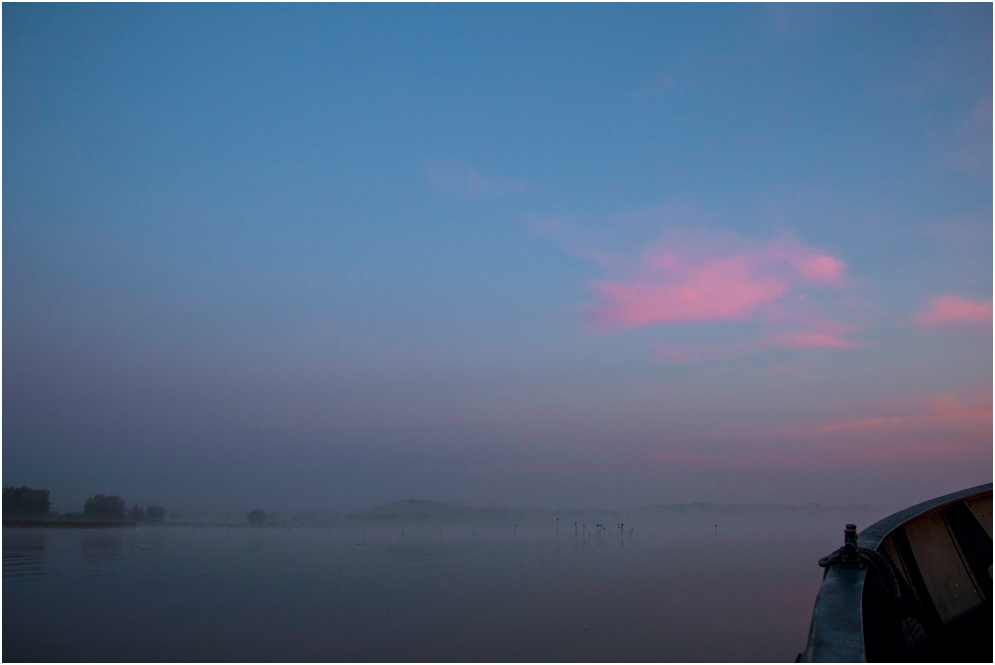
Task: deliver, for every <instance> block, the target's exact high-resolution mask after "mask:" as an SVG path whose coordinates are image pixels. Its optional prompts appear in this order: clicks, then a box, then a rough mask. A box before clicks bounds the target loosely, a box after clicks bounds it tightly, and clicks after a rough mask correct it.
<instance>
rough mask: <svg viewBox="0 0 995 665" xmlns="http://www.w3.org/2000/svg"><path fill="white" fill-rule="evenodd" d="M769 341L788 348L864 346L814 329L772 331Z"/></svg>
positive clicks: (853, 347)
mask: <svg viewBox="0 0 995 665" xmlns="http://www.w3.org/2000/svg"><path fill="white" fill-rule="evenodd" d="M767 343H768V344H769V345H770V346H777V347H781V348H786V349H815V348H831V349H857V348H860V347H862V346H863V344H859V343H857V342H851V341H850V340H846V339H843V338H842V337H840V336H838V335H835V334H833V333H828V332H816V331H813V330H789V331H785V332H777V333H772V334H771V335H769V336H768V337H767Z"/></svg>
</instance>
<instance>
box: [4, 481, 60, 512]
mask: <svg viewBox="0 0 995 665" xmlns="http://www.w3.org/2000/svg"><path fill="white" fill-rule="evenodd" d="M51 510H52V502H51V501H49V500H48V490H33V489H31V488H30V487H4V488H3V516H4V518H7V517H41V516H43V515H47V514H48V513H49V512H50V511H51Z"/></svg>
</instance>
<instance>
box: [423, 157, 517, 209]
mask: <svg viewBox="0 0 995 665" xmlns="http://www.w3.org/2000/svg"><path fill="white" fill-rule="evenodd" d="M422 173H423V174H424V176H425V178H426V179H427V180H428V181H429V183H430V184H431V185H432V186H433V187H435V188H436V189H437V190H439V191H441V192H444V193H446V194H449V195H450V196H455V197H457V198H468V199H473V198H484V197H490V196H504V195H508V194H519V193H522V192H527V191H529V190H530V189H531V187H530V186H529V185H528V183H526V182H524V181H521V180H505V179H501V178H493V177H487V176H484V175H482V174H481V173H479V172H478V171H476V170H475V169H473V168H472V167H470V166H468V165H467V164H464V163H463V162H461V161H459V160H458V159H451V160H448V161H445V162H431V161H427V162H424V163H423V164H422Z"/></svg>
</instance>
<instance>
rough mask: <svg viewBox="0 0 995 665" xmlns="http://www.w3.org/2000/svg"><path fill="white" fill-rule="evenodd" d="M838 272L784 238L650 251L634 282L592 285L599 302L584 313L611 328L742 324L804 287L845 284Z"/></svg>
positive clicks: (835, 265) (827, 259)
mask: <svg viewBox="0 0 995 665" xmlns="http://www.w3.org/2000/svg"><path fill="white" fill-rule="evenodd" d="M843 268H844V266H843V262H842V261H840V260H839V259H836V258H834V257H832V256H829V255H826V254H820V253H818V252H816V251H814V250H812V249H809V248H807V247H805V246H803V245H801V244H799V243H796V242H791V241H785V240H778V241H775V242H772V243H770V244H768V245H766V246H764V247H760V248H754V249H752V250H746V251H738V252H727V253H724V254H720V253H708V252H704V253H693V252H686V251H685V252H680V251H674V250H655V251H650V252H647V253H646V254H645V255H644V257H643V259H642V261H641V263H640V266H639V270H638V274H637V276H636V277H635V278H632V279H628V280H624V281H608V280H605V281H599V282H595V283H594V284H593V288H594V290H595V291H596V292H597V293H598V295H599V296H600V298H599V300H600V302H599V303H598V304H597V305H596V306H594V307H592V308H590V309H589V310H588V315H589V317H590V319H591V320H592V321H594V322H596V323H597V324H599V325H601V326H604V327H612V328H631V327H635V326H640V325H647V324H653V323H680V322H695V321H732V320H744V319H748V318H750V317H751V316H753V315H754V314H756V313H757V312H758V311H760V310H761V309H762V308H764V307H766V306H769V305H770V304H771V303H774V302H775V301H777V300H779V299H781V298H783V297H785V296H787V295H789V294H790V293H791V292H792V291H793V290H794V289H795V288H796V287H797V286H799V285H801V284H805V283H815V284H828V285H842V284H843V283H844V279H843ZM799 339H800V338H799Z"/></svg>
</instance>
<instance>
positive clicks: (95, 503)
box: [83, 494, 125, 519]
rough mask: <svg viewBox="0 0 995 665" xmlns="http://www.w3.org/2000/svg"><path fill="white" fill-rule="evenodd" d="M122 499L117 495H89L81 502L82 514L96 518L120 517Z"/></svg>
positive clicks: (122, 504)
mask: <svg viewBox="0 0 995 665" xmlns="http://www.w3.org/2000/svg"><path fill="white" fill-rule="evenodd" d="M124 513H125V510H124V499H122V498H121V497H119V496H104V495H103V494H97V495H94V496H91V497H90V498H89V499H87V500H86V503H84V504H83V514H84V515H85V516H86V517H92V518H96V519H121V518H123V517H124Z"/></svg>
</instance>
